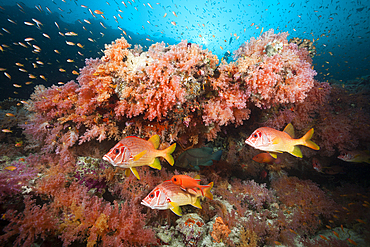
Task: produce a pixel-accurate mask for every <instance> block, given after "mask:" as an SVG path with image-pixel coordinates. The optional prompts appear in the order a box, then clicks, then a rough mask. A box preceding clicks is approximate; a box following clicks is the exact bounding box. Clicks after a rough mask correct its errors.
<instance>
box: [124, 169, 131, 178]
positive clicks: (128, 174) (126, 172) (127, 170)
mask: <svg viewBox="0 0 370 247" xmlns="http://www.w3.org/2000/svg"><path fill="white" fill-rule="evenodd" d="M125 176H126V177H128V176H130V169H126V170H125Z"/></svg>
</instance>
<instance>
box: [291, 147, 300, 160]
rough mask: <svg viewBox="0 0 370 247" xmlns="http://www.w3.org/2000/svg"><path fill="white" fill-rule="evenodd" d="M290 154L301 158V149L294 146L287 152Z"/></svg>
mask: <svg viewBox="0 0 370 247" xmlns="http://www.w3.org/2000/svg"><path fill="white" fill-rule="evenodd" d="M289 153H290V154H291V155H294V156H295V157H299V158H302V152H301V150H300V149H299V147H298V146H294V149H293V151H292V152H289Z"/></svg>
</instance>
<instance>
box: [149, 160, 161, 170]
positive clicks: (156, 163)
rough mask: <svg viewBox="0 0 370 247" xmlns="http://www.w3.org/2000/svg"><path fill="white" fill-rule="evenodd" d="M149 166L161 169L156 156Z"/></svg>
mask: <svg viewBox="0 0 370 247" xmlns="http://www.w3.org/2000/svg"><path fill="white" fill-rule="evenodd" d="M149 166H150V167H151V168H155V169H158V170H160V169H162V166H161V162H160V161H159V159H158V158H155V159H154V162H153V164H151V165H149Z"/></svg>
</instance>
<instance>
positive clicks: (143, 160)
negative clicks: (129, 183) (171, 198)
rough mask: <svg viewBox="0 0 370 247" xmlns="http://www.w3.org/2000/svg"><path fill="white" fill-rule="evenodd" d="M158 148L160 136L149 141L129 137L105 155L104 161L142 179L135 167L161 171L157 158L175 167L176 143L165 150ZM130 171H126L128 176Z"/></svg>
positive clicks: (155, 136)
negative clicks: (147, 167) (174, 152)
mask: <svg viewBox="0 0 370 247" xmlns="http://www.w3.org/2000/svg"><path fill="white" fill-rule="evenodd" d="M158 147H159V136H158V135H154V136H152V137H151V138H150V139H149V140H148V141H146V140H144V139H141V138H138V137H135V136H128V137H126V138H124V139H122V140H121V141H120V142H118V143H117V144H116V145H115V146H114V147H113V148H112V149H111V150H110V151H109V152H108V153H107V154H106V155H104V157H103V160H106V161H108V162H109V163H111V164H112V165H113V166H119V167H122V168H129V169H130V170H131V171H132V173H133V174H134V175H135V177H137V178H138V179H140V176H139V173H138V172H137V170H136V168H135V167H137V166H145V165H148V166H150V167H152V168H155V169H158V170H160V169H161V168H162V167H161V163H160V161H159V159H158V158H157V157H163V158H165V159H166V160H167V161H168V163H170V165H171V166H173V164H174V162H175V161H174V159H173V157H172V155H171V154H172V153H173V151H175V148H176V143H174V144H172V145H171V146H169V147H168V148H166V149H164V150H158V149H157V148H158ZM129 169H127V170H126V176H128V175H129V174H130V170H129Z"/></svg>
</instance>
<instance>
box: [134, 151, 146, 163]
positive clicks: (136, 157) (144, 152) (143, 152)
mask: <svg viewBox="0 0 370 247" xmlns="http://www.w3.org/2000/svg"><path fill="white" fill-rule="evenodd" d="M147 152H148V151H147V150H144V151H142V152H140V153H138V154H137V155H135V156H134V161H137V160H138V159H140V158H141V157H143V156H144V155H145V154H146V153H147Z"/></svg>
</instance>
